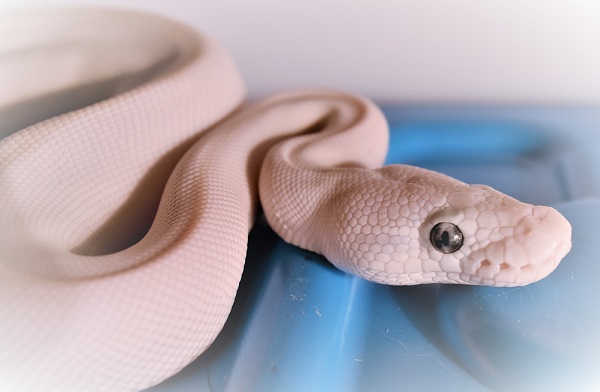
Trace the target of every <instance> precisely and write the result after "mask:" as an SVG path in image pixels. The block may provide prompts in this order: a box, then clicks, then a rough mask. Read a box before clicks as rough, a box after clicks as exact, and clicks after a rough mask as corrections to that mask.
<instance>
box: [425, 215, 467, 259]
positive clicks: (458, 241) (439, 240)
mask: <svg viewBox="0 0 600 392" xmlns="http://www.w3.org/2000/svg"><path fill="white" fill-rule="evenodd" d="M429 241H431V245H433V247H434V248H435V249H436V250H438V251H440V252H442V253H454V252H456V251H457V250H459V249H460V247H461V246H462V244H463V233H462V231H460V229H459V228H458V226H456V225H455V224H454V223H449V222H440V223H438V224H437V225H435V226H433V229H431V233H430V234H429Z"/></svg>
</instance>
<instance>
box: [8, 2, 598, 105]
mask: <svg viewBox="0 0 600 392" xmlns="http://www.w3.org/2000/svg"><path fill="white" fill-rule="evenodd" d="M65 5H68V6H73V5H75V6H112V7H120V8H133V9H139V10H146V11H151V12H158V13H161V14H163V15H169V16H171V17H174V18H176V19H179V20H181V21H184V22H186V23H188V24H191V25H194V26H196V27H197V28H199V29H202V30H203V31H205V32H207V33H209V34H210V35H212V36H214V37H216V38H217V39H218V40H219V41H220V42H221V43H223V44H224V45H225V46H226V47H228V48H229V50H230V51H231V53H232V54H233V55H234V57H235V58H236V61H237V62H238V64H239V66H240V68H241V71H242V73H243V74H244V76H245V78H246V80H247V83H248V87H249V90H250V94H251V95H252V96H260V95H264V94H266V93H269V92H272V91H276V90H281V89H286V88H291V87H297V86H326V87H335V88H340V89H344V90H349V91H354V92H360V93H363V94H366V95H368V96H370V97H372V98H374V99H376V100H379V101H386V102H391V103H406V102H410V103H460V104H465V103H469V104H472V103H492V104H498V103H509V104H520V103H533V104H540V103H542V104H582V103H583V104H598V103H600V2H599V1H597V0H570V1H567V0H562V1H560V0H520V1H519V0H503V1H499V0H497V1H493V0H488V1H481V0H455V1H452V2H450V1H444V0H421V1H409V0H370V1H368V2H367V1H348V0H345V1H344V0H323V1H318V0H305V1H301V2H300V1H298V2H283V1H276V0H252V1H248V0H210V1H209V0H200V1H194V0H170V1H168V2H167V1H164V0H78V1H76V0H71V1H68V0H46V1H43V2H42V1H41V0H37V1H36V0H2V1H1V2H0V9H23V8H31V7H56V6H65ZM3 39H7V38H6V37H4V38H3Z"/></svg>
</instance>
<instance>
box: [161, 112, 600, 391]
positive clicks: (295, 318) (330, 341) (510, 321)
mask: <svg viewBox="0 0 600 392" xmlns="http://www.w3.org/2000/svg"><path fill="white" fill-rule="evenodd" d="M385 112H386V115H387V116H388V119H389V121H390V125H391V147H390V153H389V157H388V162H397V163H409V164H415V165H419V166H423V167H427V168H431V169H434V170H438V171H441V172H444V173H446V174H449V175H452V176H454V177H456V178H459V179H461V180H463V181H465V182H468V183H485V184H488V185H491V186H493V187H495V188H497V189H499V190H501V191H503V192H505V193H508V194H510V195H512V196H514V197H516V198H518V199H520V200H523V201H526V202H530V203H535V204H549V205H554V206H555V207H557V208H558V209H559V210H560V211H561V212H562V213H563V214H564V215H565V216H566V217H567V219H569V221H570V222H571V224H572V226H573V249H572V251H571V253H569V255H568V256H567V257H566V258H565V259H564V260H563V262H562V263H561V264H560V265H559V267H558V268H557V270H556V271H555V272H554V273H552V274H551V275H550V276H549V277H548V278H546V279H545V280H543V281H540V282H538V283H535V284H532V285H530V286H526V287H519V288H485V287H472V286H469V287H462V286H440V285H426V286H416V287H389V286H382V285H377V284H374V283H370V282H367V281H363V280H361V279H358V278H354V277H352V276H349V275H346V274H344V273H342V272H340V271H338V270H336V269H335V268H333V267H332V266H330V265H329V264H328V263H327V261H326V260H325V259H324V258H323V257H321V256H319V255H316V254H313V253H310V252H307V251H303V250H301V249H298V248H296V247H293V246H290V245H288V244H285V243H284V242H283V241H281V240H280V239H279V238H278V237H277V236H276V235H275V234H274V233H273V232H272V231H271V230H270V229H269V228H268V226H267V225H266V223H265V222H264V221H259V222H258V223H257V225H256V227H255V228H254V229H253V231H252V232H251V235H250V246H249V254H248V259H247V266H246V269H245V272H244V276H243V278H242V283H241V286H240V290H239V293H238V296H237V299H236V303H235V305H234V308H233V311H232V314H231V316H230V318H229V320H228V322H227V324H226V326H225V329H224V331H223V333H222V334H221V335H220V336H219V337H218V338H217V340H216V341H215V343H214V344H213V346H211V348H210V349H209V350H208V351H207V352H206V353H205V354H203V355H202V356H201V357H200V358H198V359H197V360H196V361H195V362H194V363H192V364H191V365H190V366H188V367H187V368H185V369H184V370H183V371H182V372H181V373H180V374H178V375H177V376H175V377H173V378H172V379H170V380H167V381H165V382H164V383H162V384H160V385H158V386H156V387H154V388H152V389H151V390H152V391H155V392H158V391H367V390H369V391H371V390H373V391H375V390H376V391H398V390H426V391H429V390H457V391H459V390H460V391H492V390H493V391H495V390H510V391H520V390H522V391H531V390H544V391H548V390H550V391H552V390H595V389H598V388H600V376H598V368H599V366H600V358H599V357H600V355H599V353H600V306H599V305H598V304H597V303H596V301H597V300H598V299H600V269H599V268H598V262H599V261H600V241H598V240H597V239H596V238H597V237H598V234H597V231H596V230H595V225H596V222H598V221H600V198H598V196H599V193H598V189H599V186H600V154H598V152H600V138H598V136H596V135H597V134H596V133H595V132H596V131H597V130H598V129H600V110H598V109H593V108H583V109H575V108H571V109H557V108H537V109H531V108H529V109H525V108H524V109H519V108H512V109H511V108H502V109H494V108H393V107H389V108H386V110H385Z"/></svg>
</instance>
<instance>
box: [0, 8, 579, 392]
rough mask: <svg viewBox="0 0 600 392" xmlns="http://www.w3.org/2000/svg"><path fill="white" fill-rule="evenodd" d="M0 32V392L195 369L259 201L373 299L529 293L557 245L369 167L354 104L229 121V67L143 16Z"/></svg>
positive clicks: (504, 205) (284, 232) (553, 227)
mask: <svg viewBox="0 0 600 392" xmlns="http://www.w3.org/2000/svg"><path fill="white" fill-rule="evenodd" d="M3 22H4V23H2V27H0V31H1V32H2V36H4V37H11V39H10V40H3V42H2V44H1V46H0V47H1V49H2V51H1V53H2V57H0V59H1V60H0V70H2V71H3V72H1V73H0V74H2V75H4V77H6V75H11V76H10V78H9V79H6V80H4V81H3V83H5V84H4V85H5V86H8V88H5V89H4V91H3V94H4V95H3V97H1V99H2V101H0V103H1V104H2V105H1V107H0V108H1V110H3V111H1V112H0V113H1V114H2V115H3V118H4V119H5V121H4V124H3V127H4V128H3V129H2V130H0V132H4V133H11V132H14V131H16V130H17V129H19V128H25V129H23V130H20V131H18V132H15V133H14V134H12V135H10V136H8V137H6V138H5V139H3V140H2V141H0V222H2V230H1V232H0V249H2V250H1V252H2V253H1V254H0V261H1V263H0V301H1V302H0V320H1V323H0V347H2V350H0V389H6V388H13V389H17V390H18V389H19V388H21V389H35V388H40V389H43V390H61V391H64V390H137V389H141V388H144V387H147V386H150V385H153V384H155V383H157V382H160V381H161V380H163V379H165V378H166V377H168V376H170V375H172V374H174V373H176V372H177V371H178V370H180V369H181V368H182V367H183V366H185V365H186V364H188V363H189V362H191V361H192V360H193V359H194V358H195V357H197V356H198V355H199V354H201V353H202V352H203V351H204V350H205V349H206V348H207V347H208V346H209V345H210V344H211V342H212V341H213V340H214V339H215V337H216V336H217V335H218V333H219V331H220V330H221V328H222V326H223V324H224V323H225V320H226V318H227V316H228V314H229V311H230V309H231V306H232V303H233V300H234V297H235V294H236V290H237V287H238V283H239V280H240V277H241V273H242V270H243V265H244V259H245V252H246V242H247V234H248V230H249V229H250V227H251V225H252V222H253V219H254V216H255V214H256V204H257V194H258V193H260V200H261V203H262V207H263V209H264V211H265V214H266V216H267V219H268V221H269V223H270V225H271V226H272V227H273V229H274V230H275V231H276V232H277V233H278V234H279V235H280V236H281V237H282V238H283V239H285V240H286V241H288V242H291V243H293V244H296V245H298V246H300V247H303V248H305V249H309V250H312V251H315V252H318V253H321V254H323V255H324V256H325V257H326V258H327V259H328V260H329V261H330V262H332V263H333V264H334V265H336V266H337V267H338V268H340V269H342V270H344V271H347V272H350V273H352V274H355V275H358V276H361V277H364V278H366V279H369V280H372V281H374V282H378V283H385V284H393V285H409V284H421V283H434V282H439V283H460V284H483V285H494V286H512V285H522V284H528V283H531V282H534V281H536V280H538V279H541V278H543V277H544V276H546V275H548V274H549V273H550V272H551V271H552V270H553V269H554V268H555V267H556V266H557V264H558V263H559V261H560V260H561V259H562V257H564V255H565V254H566V253H567V252H568V251H569V249H570V246H571V241H570V238H571V237H570V233H571V227H570V225H569V223H568V222H567V221H566V220H565V219H564V218H563V217H562V216H561V215H560V214H559V213H558V212H557V211H556V210H554V209H552V208H549V207H541V206H532V205H528V204H524V203H521V202H519V201H517V200H514V199H512V198H510V197H508V196H506V195H504V194H502V193H500V192H497V191H495V190H493V189H491V188H489V187H485V186H470V185H467V184H464V183H462V182H460V181H457V180H455V179H452V178H449V177H447V176H445V175H442V174H439V173H434V172H431V171H428V170H424V169H420V168H416V167H411V166H405V165H392V166H387V167H384V168H380V166H381V165H382V163H383V159H384V156H385V154H386V149H387V141H388V130H387V126H386V122H385V119H384V117H383V115H382V114H381V112H380V111H379V109H378V108H377V107H376V106H375V105H373V104H372V103H371V102H370V101H368V100H367V99H364V98H361V97H357V96H353V95H348V94H345V93H341V92H335V91H329V90H301V91H295V92H286V93H281V94H277V95H274V96H272V97H268V98H266V99H264V100H262V101H260V102H258V103H255V104H253V105H250V106H247V107H242V108H241V109H240V108H238V105H239V104H240V103H241V101H242V98H243V84H242V82H241V78H240V76H239V74H238V72H237V70H236V68H235V66H234V65H233V63H232V61H231V59H230V58H229V56H228V55H227V54H226V53H225V52H224V51H223V50H222V49H221V48H220V47H219V46H218V45H217V44H216V43H214V42H213V41H211V40H210V39H208V38H206V37H203V36H199V35H197V33H195V32H194V31H191V30H190V29H188V28H186V27H184V26H181V25H179V24H177V23H174V22H171V21H167V20H163V19H160V18H157V17H153V16H148V15H140V14H131V13H124V12H113V11H106V12H97V11H95V12H90V11H63V12H49V13H44V12H42V13H33V14H29V15H27V16H19V17H15V16H12V17H9V18H6V19H5V20H4V21H3ZM92 43H94V44H92ZM24 69H25V71H28V72H24ZM23 75H26V76H23ZM0 77H2V76H0ZM40 97H41V98H43V99H42V100H41V101H38V99H39V98H40ZM236 108H237V109H236ZM8 109H10V110H8ZM23 113H24V114H26V116H22V115H23ZM59 113H65V114H59ZM25 117H26V118H28V119H29V120H28V121H31V119H33V120H34V121H33V122H37V121H40V122H37V123H36V124H34V125H32V126H30V127H25V125H28V124H26V123H23V122H22V121H23V118H25ZM44 117H50V118H49V119H47V120H43V118H44ZM41 120H43V121H41ZM205 130H206V132H204V133H203V132H202V131H205ZM201 134H202V135H201ZM200 135H201V137H200ZM290 136H295V137H292V138H290ZM259 172H260V173H259ZM259 174H260V175H259ZM259 178H260V180H258V179H259Z"/></svg>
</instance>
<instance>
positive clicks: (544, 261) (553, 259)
mask: <svg viewBox="0 0 600 392" xmlns="http://www.w3.org/2000/svg"><path fill="white" fill-rule="evenodd" d="M517 233H518V234H516V235H515V237H514V240H515V243H514V244H513V245H514V246H515V247H517V246H520V247H521V248H522V249H523V251H524V253H522V254H521V258H522V260H518V259H510V258H508V259H507V260H506V262H507V263H509V265H511V266H514V267H517V268H518V269H519V271H518V272H517V273H516V275H515V277H514V283H516V284H519V285H524V284H529V283H533V282H536V281H538V280H540V279H542V278H544V277H546V276H548V275H549V274H550V273H551V272H552V271H554V269H555V268H556V267H557V266H558V264H559V262H560V261H561V260H562V259H563V257H565V255H566V254H567V253H568V252H569V250H570V249H571V225H570V224H569V222H568V221H567V220H566V219H565V217H563V216H562V215H561V214H560V213H559V212H558V211H557V210H555V209H554V208H551V207H545V206H536V207H534V208H533V210H532V214H531V216H528V217H525V218H524V219H523V220H522V222H521V225H520V226H519V227H517ZM507 256H511V252H510V250H509V248H508V247H507Z"/></svg>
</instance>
